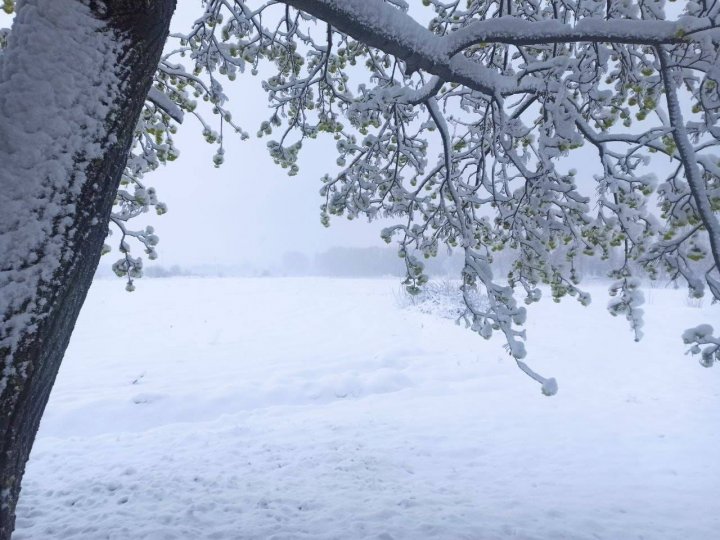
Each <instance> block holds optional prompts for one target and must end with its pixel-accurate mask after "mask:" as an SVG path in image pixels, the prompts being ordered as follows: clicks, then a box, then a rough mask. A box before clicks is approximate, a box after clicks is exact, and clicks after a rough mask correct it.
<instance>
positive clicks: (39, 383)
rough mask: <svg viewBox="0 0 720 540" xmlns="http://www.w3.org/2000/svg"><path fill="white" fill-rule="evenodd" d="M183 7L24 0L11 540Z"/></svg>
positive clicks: (8, 239)
mask: <svg viewBox="0 0 720 540" xmlns="http://www.w3.org/2000/svg"><path fill="white" fill-rule="evenodd" d="M174 6H175V1H174V0H158V1H153V2H146V1H141V0H106V1H97V0H25V1H24V2H19V3H18V10H17V15H16V18H15V21H14V23H13V28H12V32H11V34H10V37H9V41H8V45H7V48H6V50H5V51H4V52H3V53H2V55H1V56H0V140H1V141H2V145H1V146H0V163H2V168H1V169H0V253H1V254H2V259H1V260H0V317H2V318H1V319H0V445H1V447H0V539H2V540H5V539H7V538H9V537H10V534H11V532H12V529H13V524H14V510H15V505H16V502H17V497H18V494H19V490H20V481H21V478H22V474H23V471H24V468H25V463H26V461H27V459H28V456H29V453H30V449H31V447H32V443H33V440H34V438H35V433H36V431H37V428H38V426H39V422H40V417H41V415H42V412H43V410H44V408H45V404H46V403H47V399H48V396H49V393H50V389H51V388H52V385H53V382H54V380H55V377H56V374H57V371H58V368H59V366H60V362H61V360H62V357H63V354H64V352H65V349H66V347H67V344H68V341H69V339H70V334H71V332H72V329H73V326H74V324H75V321H76V319H77V316H78V313H79V310H80V307H81V305H82V303H83V301H84V299H85V296H86V293H87V290H88V288H89V286H90V283H91V281H92V276H93V274H94V271H95V268H96V267H97V263H98V260H99V257H100V253H101V249H102V246H103V241H104V238H105V236H106V234H107V227H108V221H109V218H110V211H111V209H112V206H113V203H114V200H115V194H116V191H117V186H118V183H119V180H120V176H121V174H122V172H123V169H124V167H125V161H126V159H127V154H128V151H129V148H130V145H131V142H132V136H133V133H134V129H135V126H136V124H137V120H138V116H139V114H140V111H141V108H142V106H143V103H144V102H145V97H146V95H147V92H148V89H149V87H150V84H151V81H152V76H153V74H154V72H155V70H156V68H157V63H158V60H159V57H160V54H161V52H162V47H163V45H164V42H165V39H166V37H167V33H168V27H169V21H170V17H171V15H172V12H173V10H174Z"/></svg>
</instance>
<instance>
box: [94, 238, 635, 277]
mask: <svg viewBox="0 0 720 540" xmlns="http://www.w3.org/2000/svg"><path fill="white" fill-rule="evenodd" d="M416 256H418V255H416ZM493 257H494V261H493V272H494V274H495V276H496V277H498V278H502V277H505V276H506V275H507V274H508V272H509V271H510V270H511V269H512V264H513V261H514V259H515V254H514V253H513V252H512V251H502V252H498V253H495V254H493ZM557 257H558V263H560V262H561V260H562V259H563V258H564V257H565V255H564V254H562V253H558V254H557ZM419 258H421V260H423V262H424V263H425V268H426V270H425V273H426V274H427V275H428V276H430V278H431V279H434V278H444V277H451V278H457V277H459V274H460V271H461V270H462V266H463V256H462V254H461V253H460V252H459V251H457V250H456V251H454V252H453V253H448V252H441V253H439V254H438V255H437V256H436V257H432V258H429V259H424V258H422V257H421V256H419ZM621 265H622V260H621V254H620V252H618V253H612V254H611V256H610V257H609V258H608V259H606V260H602V259H601V258H600V257H592V258H591V257H580V258H578V259H577V260H576V261H575V269H576V272H577V274H578V275H579V276H582V277H605V276H607V274H608V272H609V271H610V270H611V269H613V268H618V267H619V266H621ZM106 274H108V272H107V271H102V270H101V271H100V272H99V273H98V275H99V276H101V277H104V276H105V275H106ZM144 274H145V276H147V277H152V278H166V277H177V276H208V277H232V276H237V277H295V276H298V277H299V276H328V277H382V276H398V277H400V276H403V275H404V274H405V263H404V261H403V259H401V258H400V257H399V256H398V252H397V249H395V248H393V247H390V246H389V247H367V248H355V247H334V248H331V249H329V250H327V251H324V252H322V253H318V254H315V255H311V254H306V253H301V252H296V251H293V252H287V253H285V254H283V256H282V257H281V259H280V261H279V262H278V263H275V264H272V265H254V264H253V263H252V262H246V263H243V264H238V265H224V264H203V265H188V266H180V265H173V266H170V267H166V266H163V265H159V264H151V265H148V266H147V267H146V268H145V269H144Z"/></svg>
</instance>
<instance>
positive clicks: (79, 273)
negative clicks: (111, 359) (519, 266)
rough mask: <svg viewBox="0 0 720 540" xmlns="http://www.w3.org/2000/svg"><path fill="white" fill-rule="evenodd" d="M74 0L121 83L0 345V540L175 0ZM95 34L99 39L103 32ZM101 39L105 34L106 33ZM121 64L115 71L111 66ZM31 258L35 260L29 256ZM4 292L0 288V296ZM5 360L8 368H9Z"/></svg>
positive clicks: (2, 312) (5, 535) (2, 310)
mask: <svg viewBox="0 0 720 540" xmlns="http://www.w3.org/2000/svg"><path fill="white" fill-rule="evenodd" d="M46 1H49V0H46ZM72 1H76V2H81V3H82V4H83V5H84V6H88V7H89V8H90V10H91V11H92V15H93V17H96V18H97V19H98V20H99V21H103V23H104V25H105V26H106V29H107V28H109V29H110V30H111V35H113V36H116V37H117V40H118V43H119V44H120V45H119V46H118V47H117V49H116V58H115V59H114V61H115V62H116V65H115V66H107V67H108V68H109V69H115V72H116V73H119V74H120V78H121V82H122V89H123V90H122V93H120V94H119V97H118V98H116V99H115V100H114V102H113V103H111V104H110V107H109V109H110V112H109V114H107V116H106V117H105V118H101V119H100V120H102V121H103V122H104V125H105V126H106V133H105V134H104V137H105V140H104V141H100V142H101V143H104V151H103V155H102V157H101V158H99V159H95V160H94V161H92V162H91V164H90V165H89V167H86V168H85V170H84V171H82V173H83V174H84V176H83V178H84V180H82V182H80V184H79V185H80V186H81V188H80V189H79V190H78V189H75V190H73V191H70V190H68V191H69V192H68V193H67V194H64V199H63V200H65V201H67V203H68V204H74V205H76V206H75V208H76V211H75V212H74V219H73V223H72V226H71V227H64V228H60V227H58V230H60V229H62V230H63V231H71V232H67V233H57V234H64V235H65V238H63V241H64V242H65V244H64V245H66V247H67V253H70V254H71V256H70V257H68V258H66V259H64V260H62V262H61V263H60V265H59V267H58V268H56V269H55V271H54V275H53V276H52V279H49V280H45V281H44V282H43V283H41V286H40V287H39V289H38V296H39V297H40V298H41V301H40V302H36V303H34V305H36V306H39V307H35V308H34V309H32V310H31V311H32V312H31V313H28V314H27V316H28V317H29V320H32V321H33V324H32V325H28V328H27V329H26V330H25V332H24V333H21V334H20V336H21V339H20V340H19V341H18V344H17V345H16V346H15V347H14V348H12V349H11V348H10V347H7V346H6V347H5V348H3V347H1V346H0V372H1V371H2V370H3V366H5V371H6V375H7V373H11V376H9V377H6V385H5V388H4V389H1V390H0V540H8V539H9V538H10V535H11V533H12V531H13V528H14V522H15V508H16V504H17V500H18V496H19V493H20V481H21V479H22V476H23V473H24V470H25V463H26V462H27V459H28V457H29V455H30V450H31V448H32V444H33V441H34V439H35V434H36V432H37V429H38V427H39V424H40V418H41V416H42V414H43V410H44V409H45V405H46V403H47V401H48V397H49V395H50V390H51V388H52V386H53V383H54V381H55V377H56V375H57V372H58V368H59V367H60V363H61V361H62V358H63V355H64V353H65V349H66V348H67V345H68V342H69V340H70V335H71V332H72V330H73V327H74V325H75V321H76V319H77V317H78V314H79V311H80V308H81V306H82V304H83V302H84V300H85V296H86V294H87V291H88V289H89V287H90V284H91V281H92V278H93V274H94V272H95V269H96V267H97V265H98V261H99V259H100V253H101V249H102V246H103V243H104V239H105V236H106V233H107V227H108V221H109V217H110V211H111V209H112V206H113V202H114V199H115V194H116V191H117V188H118V184H119V181H120V177H121V174H122V172H123V169H124V167H125V163H126V160H127V156H128V152H129V150H130V146H131V143H132V135H133V131H134V129H135V126H136V124H137V121H138V118H139V115H140V113H141V110H142V106H143V103H144V101H145V98H146V95H147V93H148V90H149V88H150V85H151V83H152V77H153V74H154V73H155V70H156V68H157V64H158V61H159V58H160V54H161V52H162V48H163V45H164V43H165V40H166V38H167V35H168V29H169V23H170V19H171V17H172V13H173V11H174V9H175V0H106V1H104V2H101V1H97V0H72ZM26 4H32V5H33V6H31V7H36V8H38V9H39V10H42V1H40V2H37V1H35V2H33V1H32V0H28V1H26V2H25V4H23V3H21V4H20V5H19V7H18V17H20V16H22V15H23V10H24V9H25V8H26ZM38 6H40V7H38ZM28 13H30V12H29V11H28ZM26 15H27V14H26ZM47 17H49V15H48V16H47ZM61 31H62V30H61ZM65 31H67V32H69V31H71V29H67V30H65ZM97 34H98V39H101V37H102V36H100V33H99V32H98V33H97ZM102 38H103V39H107V32H106V33H105V36H104V37H102ZM11 46H12V43H11V44H10V45H9V47H11ZM69 56H70V57H69V58H68V63H72V62H73V58H72V52H70V53H69ZM118 66H119V67H120V71H119V72H118V70H117V69H116V68H117V67H118ZM11 75H12V74H6V73H3V74H0V77H3V78H5V79H8V78H9V77H10V76H11ZM1 98H2V96H0V99H1ZM38 105H39V106H41V104H38ZM1 115H2V112H0V122H3V118H2V116H1ZM48 120H51V119H48ZM2 160H3V148H2V147H0V163H2ZM6 181H7V179H6ZM76 185H78V184H77V183H76ZM0 187H2V186H0ZM78 193H79V194H78ZM2 211H3V209H2V208H0V212H2ZM3 232H5V231H0V234H2V233H3ZM2 259H3V255H2V254H0V271H2V270H3V264H5V263H6V261H3V260H2ZM28 261H30V262H29V263H28V264H32V259H28ZM2 285H3V283H1V282H0V286H2ZM2 298H3V296H2V290H1V289H0V300H2ZM11 311H12V310H10V309H9V308H8V306H7V305H0V317H3V318H2V319H0V322H6V323H7V321H8V320H10V319H11V317H13V316H16V315H17V310H15V311H16V312H15V313H12V312H11ZM30 326H32V328H31V327H30ZM0 328H1V327H0ZM0 337H2V336H0ZM0 345H1V342H0ZM8 366H10V368H12V369H10V370H9V371H8V369H7V367H8ZM15 368H17V369H15ZM13 372H14V373H13Z"/></svg>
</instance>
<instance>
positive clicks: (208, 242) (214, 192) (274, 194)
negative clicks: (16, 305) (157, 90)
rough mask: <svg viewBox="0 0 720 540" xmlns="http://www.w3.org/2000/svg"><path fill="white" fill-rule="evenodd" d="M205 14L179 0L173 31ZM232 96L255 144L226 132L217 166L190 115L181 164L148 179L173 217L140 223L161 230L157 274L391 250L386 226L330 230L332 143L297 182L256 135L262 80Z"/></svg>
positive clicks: (263, 102) (312, 145)
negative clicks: (162, 269)
mask: <svg viewBox="0 0 720 540" xmlns="http://www.w3.org/2000/svg"><path fill="white" fill-rule="evenodd" d="M200 14H201V7H200V6H199V4H198V3H197V2H196V1H194V0H180V1H179V3H178V9H177V13H176V16H175V18H174V20H173V30H174V31H187V30H188V29H189V28H190V27H191V25H192V22H193V21H194V20H195V18H196V17H198V16H199V15H200ZM225 91H226V93H227V94H228V96H229V98H230V105H229V108H230V110H231V111H232V113H233V120H234V121H236V122H238V123H239V124H240V125H241V126H242V127H243V129H244V130H245V131H247V132H248V133H250V135H251V137H250V139H248V140H246V141H241V140H240V136H239V135H237V134H234V133H232V132H231V133H228V132H227V131H226V133H225V138H224V141H225V144H224V147H225V163H224V164H223V165H222V166H221V167H220V168H215V167H214V165H213V162H212V156H213V153H214V151H215V147H214V146H212V145H209V144H207V143H206V142H205V141H204V139H203V138H202V133H201V132H202V127H201V126H200V124H199V122H197V121H196V120H195V119H194V118H192V117H190V116H188V117H187V118H186V120H185V122H184V124H183V125H182V126H180V129H179V132H178V134H177V136H176V137H175V140H176V146H177V147H178V148H179V149H180V152H181V154H180V158H179V159H178V160H177V161H175V162H172V163H169V164H168V165H167V166H164V167H161V168H160V169H159V170H157V171H155V172H153V173H151V174H149V175H147V177H146V182H147V184H148V185H151V186H153V187H155V188H156V189H157V191H158V197H159V199H160V200H161V201H163V202H165V203H167V205H168V208H169V212H168V213H167V214H165V215H163V216H162V217H159V218H158V217H156V216H153V215H150V213H148V214H147V215H146V216H141V217H139V218H138V219H137V222H136V223H134V224H133V226H140V224H142V225H143V226H144V224H145V223H148V224H152V225H153V226H154V227H155V228H156V231H157V234H158V236H159V237H160V244H159V245H158V255H159V257H158V259H157V261H155V262H152V261H146V267H147V268H148V269H149V268H151V267H152V266H154V265H155V266H157V265H163V266H172V265H181V266H199V265H214V266H238V265H246V264H249V265H252V266H255V267H258V268H262V267H265V266H272V265H276V264H278V263H280V262H281V261H282V259H283V257H284V254H285V253H286V252H300V253H303V254H305V255H307V256H308V257H313V256H314V255H315V254H318V253H322V252H324V251H327V250H328V249H330V248H332V247H336V246H345V247H347V246H350V247H371V246H384V245H385V243H384V242H383V241H382V240H381V239H380V236H379V234H380V229H381V228H382V227H383V225H381V224H377V223H373V224H368V223H367V221H366V220H355V221H352V222H349V221H348V220H347V219H344V218H336V219H333V221H332V225H331V227H330V228H325V227H323V226H322V225H321V223H320V205H321V204H322V202H323V200H322V197H321V196H320V194H319V190H320V187H321V181H320V178H321V177H322V175H323V174H325V173H332V172H334V171H335V170H336V169H337V167H336V165H335V157H334V155H335V150H334V141H333V140H332V139H330V138H329V137H328V138H325V139H323V140H317V141H310V142H308V143H307V144H304V147H303V151H302V154H301V156H300V173H299V174H298V175H297V176H295V177H289V176H288V175H287V173H286V172H285V171H284V170H283V169H281V168H280V167H279V166H277V165H275V164H274V163H273V161H272V159H271V158H270V156H269V154H268V151H267V147H266V144H267V141H268V140H269V137H265V138H262V139H259V138H257V137H256V136H255V134H256V132H257V129H258V126H259V125H260V123H261V122H262V121H263V120H266V119H267V117H268V116H269V113H268V110H269V109H268V108H267V96H266V95H265V92H264V91H263V90H262V88H261V77H260V76H257V77H253V76H252V75H250V73H249V72H246V73H245V74H243V75H241V76H239V77H238V79H237V80H236V81H234V83H231V84H227V85H226V87H225ZM207 117H208V118H209V119H211V120H213V121H215V120H216V119H217V117H212V115H210V114H208V115H207ZM115 241H116V237H111V238H110V239H109V243H110V245H111V246H112V247H113V248H115V246H114V242H115ZM133 251H137V252H138V253H139V247H137V246H133ZM117 258H118V253H117V251H113V252H112V253H110V254H108V255H107V256H105V257H103V259H104V260H103V265H104V266H108V267H109V265H110V264H112V262H114V261H115V260H116V259H117Z"/></svg>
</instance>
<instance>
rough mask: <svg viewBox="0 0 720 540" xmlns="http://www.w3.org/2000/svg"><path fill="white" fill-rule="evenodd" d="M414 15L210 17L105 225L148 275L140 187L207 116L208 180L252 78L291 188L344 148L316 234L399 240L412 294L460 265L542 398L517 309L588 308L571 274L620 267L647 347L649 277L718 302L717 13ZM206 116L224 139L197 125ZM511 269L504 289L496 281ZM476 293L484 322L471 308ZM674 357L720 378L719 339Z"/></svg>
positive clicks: (248, 13)
mask: <svg viewBox="0 0 720 540" xmlns="http://www.w3.org/2000/svg"><path fill="white" fill-rule="evenodd" d="M421 4H422V5H420V3H408V2H405V1H404V0H388V1H384V0H346V1H339V0H287V1H284V2H251V1H240V0H236V1H225V0H211V1H207V2H204V12H203V13H202V16H201V17H200V18H198V20H197V22H196V23H195V24H194V26H193V28H192V29H191V30H190V31H188V32H186V33H182V34H175V35H173V36H172V40H173V44H172V46H170V47H169V48H168V50H167V52H166V54H165V56H164V57H163V59H162V61H161V63H160V66H159V69H158V72H157V76H156V79H155V84H154V88H153V90H152V92H151V94H150V99H149V101H148V104H147V107H146V109H145V112H144V116H143V119H142V121H141V124H140V126H139V128H138V131H137V144H136V147H135V151H134V154H133V156H132V158H131V159H130V161H129V163H128V168H127V170H126V173H127V174H126V176H125V183H126V184H127V186H128V189H124V190H121V191H120V193H119V196H118V202H119V204H118V212H116V213H115V214H114V217H113V221H115V222H116V223H117V224H118V225H120V226H121V228H122V230H123V236H125V235H126V234H127V235H131V236H134V237H135V238H137V239H138V240H140V241H141V242H142V243H143V244H145V247H146V251H147V253H148V254H149V256H150V257H151V258H152V257H154V256H155V251H154V244H155V243H156V241H157V237H156V236H155V235H154V234H153V231H152V230H149V231H148V230H146V231H138V232H129V231H128V230H127V228H126V227H125V225H124V224H125V222H126V221H127V219H128V218H130V217H133V216H135V215H137V214H138V213H139V211H141V210H142V209H143V208H145V207H146V206H148V205H156V208H157V210H158V211H159V212H163V211H164V207H163V206H161V205H159V204H157V203H156V198H155V194H154V192H152V191H150V190H148V189H146V188H145V186H144V184H143V183H142V180H141V179H142V176H143V174H144V173H145V172H147V171H148V170H151V169H153V168H155V167H156V166H157V165H158V164H160V163H162V162H164V161H167V160H172V159H175V158H176V157H177V155H178V151H177V149H176V148H175V147H174V145H173V140H172V134H173V133H174V132H175V130H176V129H177V125H176V124H177V123H178V122H180V121H181V120H182V117H183V115H187V114H192V115H195V116H197V117H198V118H200V120H201V122H202V125H203V135H204V137H205V138H206V139H207V141H208V142H211V143H215V144H217V145H218V151H217V154H216V156H215V164H216V165H220V164H221V163H222V161H223V146H222V141H223V137H224V136H226V135H225V133H227V132H228V131H232V130H234V131H236V132H239V133H240V134H241V135H242V136H243V137H247V136H248V134H247V133H246V132H245V131H243V130H242V128H241V127H240V125H239V124H238V123H236V122H235V120H234V119H233V117H232V116H231V113H230V110H229V107H230V104H228V102H227V98H226V96H225V94H224V93H223V85H225V84H228V83H229V82H230V81H232V80H234V79H235V78H236V77H237V76H238V75H239V74H241V73H245V72H247V71H249V72H250V73H251V74H252V75H260V76H261V77H262V85H263V87H264V89H265V90H266V92H267V96H268V101H269V112H268V118H267V120H266V121H265V122H263V123H262V125H260V126H259V128H258V130H257V135H258V136H261V137H266V138H268V143H267V146H268V150H269V152H270V155H271V156H272V158H273V159H274V161H275V162H276V163H277V164H278V165H280V166H281V167H283V168H285V169H287V171H288V174H290V175H295V174H297V173H298V172H299V167H298V154H299V152H300V151H301V149H302V147H303V144H305V143H306V142H307V140H309V139H314V138H316V137H319V136H322V135H326V136H329V137H332V138H333V139H334V140H335V142H336V149H337V156H336V163H337V166H338V167H339V171H336V172H334V173H333V174H328V175H326V176H325V177H323V178H322V189H321V196H322V205H321V220H322V222H323V223H324V224H326V225H328V224H329V223H330V219H331V217H332V216H346V217H347V218H348V219H354V218H359V217H364V218H367V219H370V220H373V219H377V218H391V219H392V220H394V224H393V225H392V226H389V227H387V228H386V229H385V230H384V231H383V238H384V239H385V240H386V241H388V242H391V241H392V240H393V239H396V241H397V242H398V246H399V255H400V256H401V257H402V258H403V259H404V260H405V264H406V267H407V278H406V281H405V284H406V285H407V287H408V290H409V291H411V292H415V291H417V290H418V288H419V287H421V286H422V284H423V283H425V282H426V281H427V279H428V277H427V276H426V275H425V273H424V272H423V263H422V258H423V257H432V256H434V255H435V254H436V253H437V252H438V250H439V249H443V247H444V246H448V247H450V248H455V249H459V250H462V252H463V253H464V261H465V264H464V269H463V271H462V281H463V290H464V291H465V292H466V294H465V299H466V305H467V311H466V313H465V315H464V316H463V319H464V321H465V322H466V323H467V325H468V326H469V327H470V328H472V330H474V331H476V332H478V333H479V334H480V335H481V336H483V337H485V338H488V337H490V336H491V335H492V334H493V332H495V331H500V332H502V333H503V334H504V336H505V338H506V340H507V343H508V348H509V352H510V353H511V354H512V356H513V357H514V358H515V359H516V360H517V361H518V364H519V366H520V367H521V368H522V369H523V370H525V371H526V372H527V373H528V374H530V375H531V376H533V377H534V378H536V379H537V380H538V381H539V382H541V383H542V384H543V389H544V391H545V392H546V393H554V391H555V383H554V380H552V379H546V378H544V377H542V376H540V375H537V374H536V373H534V372H533V371H532V370H530V369H529V368H528V367H527V365H526V364H524V363H523V362H522V359H523V358H524V357H525V355H526V351H525V346H524V340H525V333H524V331H523V330H522V325H523V323H524V321H525V318H526V310H525V307H524V306H522V302H523V301H524V302H525V303H526V304H529V303H532V302H536V301H537V300H539V298H540V296H541V293H540V289H539V288H538V285H540V284H543V283H544V284H549V285H550V288H551V292H552V296H553V298H554V299H555V300H558V301H559V300H560V299H561V298H563V297H564V296H567V295H569V296H573V297H575V298H576V299H577V300H578V301H579V302H581V303H583V304H586V303H588V302H590V297H589V295H588V294H587V293H585V292H583V291H582V290H581V288H580V276H579V275H578V273H577V271H576V266H577V261H578V260H579V259H580V258H582V257H600V258H608V257H609V256H610V254H611V253H612V252H614V251H615V252H618V251H619V252H620V253H621V257H620V260H621V263H620V264H618V265H617V267H616V268H614V269H613V270H612V272H611V274H610V277H612V278H613V280H614V283H613V285H612V286H611V288H610V295H611V296H612V297H613V298H612V299H611V301H610V303H609V310H610V312H611V313H612V314H614V315H622V316H624V317H626V318H627V319H628V321H629V323H630V326H631V328H632V331H633V332H634V333H635V336H636V338H637V339H640V337H641V336H642V329H641V327H642V308H641V305H642V303H643V299H642V294H641V293H640V291H639V285H640V281H639V280H640V278H642V277H643V276H648V277H649V278H650V279H666V280H671V281H672V280H679V281H682V282H684V283H685V284H686V285H687V286H688V288H689V294H690V295H691V296H693V297H700V296H703V295H704V294H706V292H707V291H709V293H710V296H711V297H712V298H713V299H714V300H718V299H720V274H719V272H718V268H719V267H720V223H719V222H718V212H719V211H720V153H719V152H718V143H719V141H720V128H718V112H719V107H720V90H719V83H720V57H719V56H718V43H719V42H720V29H719V28H718V25H719V24H720V3H718V2H711V1H703V2H672V3H669V4H668V3H666V2H665V1H664V0H651V1H645V2H625V1H619V0H616V1H612V0H611V1H598V0H590V1H582V0H580V1H569V0H555V1H545V0H542V1H538V0H536V1H530V2H527V1H522V2H520V1H515V0H455V1H440V0H423V2H422V3H421ZM187 66H189V68H188V67H187ZM198 99H203V100H205V101H208V102H209V103H210V104H211V105H212V110H213V112H214V113H216V114H217V115H218V120H215V121H214V120H213V119H212V118H209V119H208V118H203V117H202V115H200V114H198V109H197V108H196V102H197V100H198ZM238 110H239V111H242V106H240V107H238ZM253 128H254V126H253ZM577 163H582V164H583V166H582V168H581V170H580V171H578V170H577ZM573 165H575V167H573ZM329 168H331V167H329ZM124 240H125V239H124V238H123V241H124ZM121 250H122V251H124V252H126V256H125V257H124V258H123V259H122V260H121V261H120V262H119V263H118V264H117V265H116V267H115V268H116V270H117V271H118V273H119V274H121V275H128V276H129V278H130V279H132V277H134V276H138V275H140V274H141V265H142V263H141V261H140V260H139V259H134V258H132V257H131V256H130V255H129V252H128V251H127V249H125V247H124V246H123V247H122V248H121ZM503 250H508V251H509V252H511V253H512V255H513V258H514V263H513V270H512V271H511V272H510V273H509V274H508V275H507V276H495V275H494V274H493V269H492V268H493V266H492V263H493V256H494V254H496V253H497V252H499V251H503ZM129 286H130V287H132V282H131V281H130V282H129ZM478 287H479V288H480V289H481V290H482V291H483V292H484V294H486V295H487V298H488V300H489V302H488V306H489V307H486V308H485V307H480V306H478V305H477V304H476V303H475V302H473V300H472V298H473V295H472V294H470V293H471V291H473V290H475V289H476V288H478ZM683 338H684V339H685V341H686V342H687V343H688V344H691V345H692V347H691V349H690V351H691V352H692V353H693V354H700V358H701V362H702V363H703V364H704V365H706V366H710V365H712V364H713V362H714V361H716V360H718V359H719V358H720V340H718V339H717V338H716V337H713V335H712V329H711V327H709V326H707V325H704V326H701V327H698V328H695V329H690V330H688V331H687V332H685V334H684V335H683Z"/></svg>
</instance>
